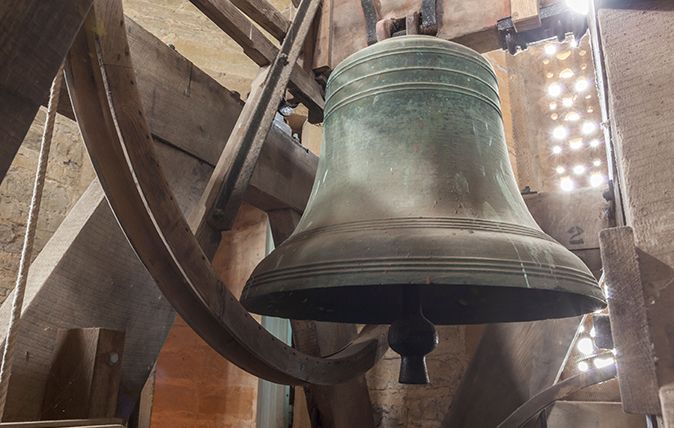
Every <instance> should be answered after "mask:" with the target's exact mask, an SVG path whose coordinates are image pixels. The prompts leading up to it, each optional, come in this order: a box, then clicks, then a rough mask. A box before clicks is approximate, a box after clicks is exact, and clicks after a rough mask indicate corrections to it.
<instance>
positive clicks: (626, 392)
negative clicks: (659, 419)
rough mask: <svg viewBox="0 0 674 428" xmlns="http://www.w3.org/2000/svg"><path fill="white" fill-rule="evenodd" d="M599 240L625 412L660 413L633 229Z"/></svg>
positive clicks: (616, 230)
mask: <svg viewBox="0 0 674 428" xmlns="http://www.w3.org/2000/svg"><path fill="white" fill-rule="evenodd" d="M600 239H601V258H602V262H603V266H604V275H605V279H606V281H605V282H606V287H607V295H608V297H607V301H608V305H609V316H610V318H611V331H612V335H613V344H614V346H615V349H616V362H617V366H618V382H619V385H620V396H621V399H622V403H623V408H624V409H625V411H627V412H630V413H642V414H655V413H659V410H660V404H659V401H658V380H657V375H656V369H655V358H654V357H655V356H654V350H653V339H652V336H651V332H650V330H649V328H648V315H647V306H648V304H647V302H646V296H645V294H646V291H645V290H644V288H643V286H642V283H641V270H640V267H639V261H638V255H637V250H636V247H635V246H634V234H633V233H632V229H631V228H630V227H616V228H612V229H606V230H603V231H602V232H601V234H600Z"/></svg>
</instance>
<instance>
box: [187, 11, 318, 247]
mask: <svg viewBox="0 0 674 428" xmlns="http://www.w3.org/2000/svg"><path fill="white" fill-rule="evenodd" d="M319 4H320V0H302V3H300V7H299V8H298V10H297V14H296V15H295V19H294V20H293V23H292V25H291V26H290V29H289V31H288V36H286V38H285V39H284V40H283V43H282V44H281V49H280V50H279V52H278V55H277V57H276V59H274V62H273V63H272V65H271V66H270V67H269V69H268V70H265V71H264V76H263V79H262V80H263V82H262V86H260V87H259V88H253V90H252V92H251V94H250V96H249V99H248V101H247V103H246V105H245V106H244V108H243V110H242V112H241V115H240V116H239V118H238V119H237V122H236V125H235V126H234V130H233V131H232V133H231V134H230V136H229V139H228V140H227V145H226V146H225V149H224V151H223V152H222V155H220V159H219V160H218V163H217V164H216V166H215V170H214V171H213V175H212V177H211V180H210V181H209V183H208V186H207V187H206V192H205V193H204V196H203V197H202V200H201V202H200V207H199V209H200V210H203V213H200V216H201V217H202V218H203V219H202V220H201V222H200V224H197V225H196V228H194V230H197V234H199V233H200V229H201V228H202V227H209V226H207V225H205V224H204V221H208V222H209V223H210V224H211V225H212V226H213V227H215V228H217V229H219V230H225V229H229V228H230V227H231V225H232V224H233V222H234V218H235V217H236V213H237V211H238V210H239V206H240V205H241V202H242V200H243V195H244V193H245V192H246V190H247V189H248V185H249V182H250V179H251V177H252V175H253V170H254V169H255V166H256V165H257V161H258V158H259V156H260V152H261V150H262V146H263V145H264V141H265V140H266V138H267V135H268V134H269V130H270V127H271V125H272V121H273V120H274V116H275V115H276V113H277V110H278V104H279V102H280V101H281V99H282V97H283V93H284V92H285V90H286V86H287V84H288V81H289V80H290V74H291V72H292V66H293V64H296V63H297V59H298V58H299V55H300V51H301V50H302V45H303V43H304V39H305V37H306V35H307V33H308V32H309V28H310V27H311V24H312V22H313V18H314V15H315V14H316V11H317V10H318V5H319Z"/></svg>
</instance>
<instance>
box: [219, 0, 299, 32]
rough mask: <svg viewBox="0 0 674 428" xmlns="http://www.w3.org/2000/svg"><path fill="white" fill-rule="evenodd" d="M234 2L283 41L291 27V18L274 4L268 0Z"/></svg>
mask: <svg viewBox="0 0 674 428" xmlns="http://www.w3.org/2000/svg"><path fill="white" fill-rule="evenodd" d="M232 3H234V6H236V7H238V8H239V10H241V12H243V13H245V14H246V15H248V17H249V18H250V19H252V20H253V21H254V22H256V23H257V24H258V25H260V27H262V28H264V29H265V30H267V31H268V32H269V34H271V35H272V36H274V37H275V38H276V39H277V40H278V41H279V42H282V41H283V38H284V37H285V36H286V33H287V32H288V28H290V20H289V19H288V18H286V17H285V16H283V14H282V13H281V12H279V11H278V10H277V9H276V8H275V7H274V5H273V4H271V3H269V2H268V1H267V0H232Z"/></svg>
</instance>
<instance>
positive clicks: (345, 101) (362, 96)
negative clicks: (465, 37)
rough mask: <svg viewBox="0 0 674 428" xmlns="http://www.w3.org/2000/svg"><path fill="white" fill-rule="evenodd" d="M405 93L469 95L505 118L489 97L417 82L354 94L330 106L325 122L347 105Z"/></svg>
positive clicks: (444, 84)
mask: <svg viewBox="0 0 674 428" xmlns="http://www.w3.org/2000/svg"><path fill="white" fill-rule="evenodd" d="M403 91H433V92H434V93H440V92H446V93H452V94H459V95H467V96H469V97H472V98H474V99H476V100H478V101H482V102H484V103H485V104H487V105H489V106H490V107H491V108H493V109H494V110H495V111H496V113H497V114H498V115H499V117H501V118H503V113H502V112H501V109H500V108H499V107H498V104H496V103H495V102H494V101H493V100H491V99H489V98H488V97H486V96H484V95H481V94H480V93H479V92H477V91H474V90H470V89H466V88H462V87H461V86H460V85H453V84H449V83H442V82H417V83H416V84H414V85H411V84H409V83H408V84H392V85H382V86H377V87H375V88H371V89H368V90H367V91H362V92H359V93H357V94H353V95H351V96H350V97H347V98H344V99H342V100H339V101H338V102H336V103H333V104H330V106H329V107H326V109H325V113H324V115H323V117H324V120H327V118H328V117H330V116H332V114H333V113H334V112H335V111H337V110H339V109H341V108H343V107H346V106H347V105H349V104H351V103H354V102H357V101H361V100H364V99H366V98H370V97H375V96H378V95H382V94H388V93H392V92H403ZM326 106H327V104H326Z"/></svg>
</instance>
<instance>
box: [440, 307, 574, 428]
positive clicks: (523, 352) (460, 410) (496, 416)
mask: <svg viewBox="0 0 674 428" xmlns="http://www.w3.org/2000/svg"><path fill="white" fill-rule="evenodd" d="M579 321H580V319H579V318H578V317H573V318H562V319H556V320H544V321H533V322H524V323H502V324H490V325H488V326H487V327H486V329H485V331H484V333H483V335H482V339H481V340H480V344H479V345H478V348H477V350H476V351H475V356H474V357H473V359H472V360H471V362H470V365H469V366H468V368H467V369H466V372H465V373H464V375H463V378H462V380H461V384H460V385H459V388H458V389H457V391H456V394H455V395H454V400H453V401H452V403H451V406H450V409H449V412H448V413H447V416H446V417H445V419H444V421H443V422H442V426H443V427H447V428H455V427H466V428H468V427H495V426H496V425H498V424H499V423H500V422H501V421H502V420H503V419H505V418H506V417H507V416H508V415H510V413H512V412H513V411H514V410H515V409H517V407H519V406H520V405H521V404H522V403H524V402H526V401H527V400H528V399H529V398H531V397H532V396H533V395H534V394H536V393H537V392H539V391H542V390H543V389H545V388H547V387H549V386H550V385H552V384H553V382H554V380H555V377H556V375H557V372H558V371H559V368H560V367H561V365H562V362H563V360H564V357H565V355H566V352H567V350H568V349H569V346H570V345H571V342H572V341H573V338H574V336H575V333H576V329H577V327H578V323H579ZM495 355H498V358H494V356H495Z"/></svg>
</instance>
